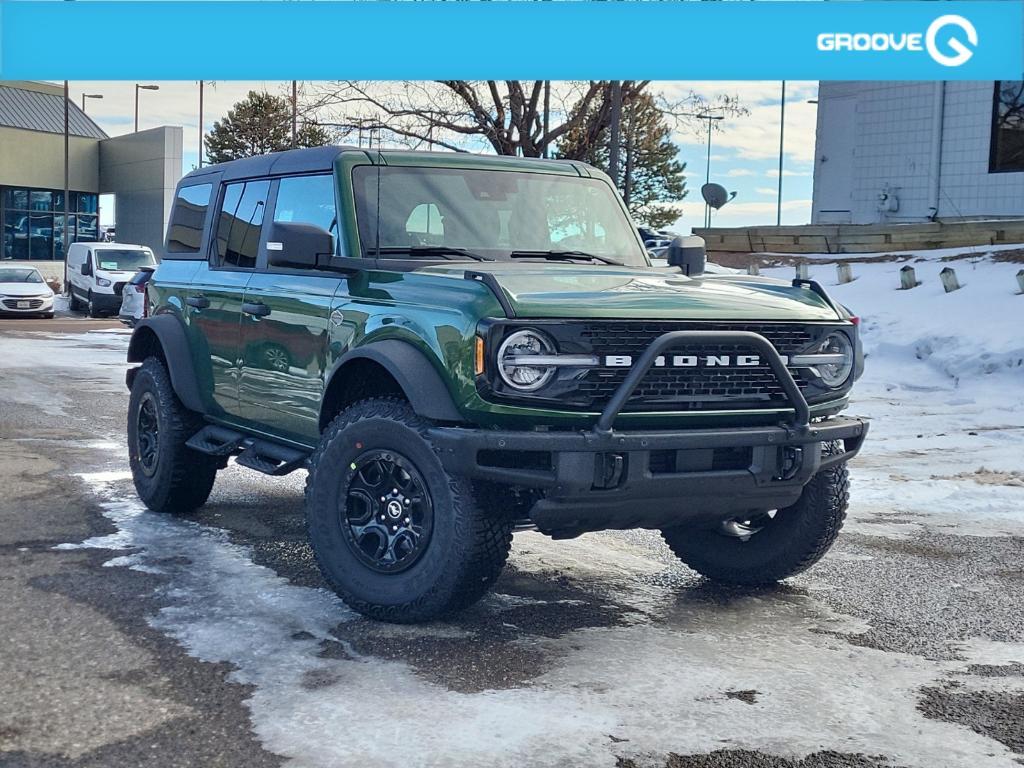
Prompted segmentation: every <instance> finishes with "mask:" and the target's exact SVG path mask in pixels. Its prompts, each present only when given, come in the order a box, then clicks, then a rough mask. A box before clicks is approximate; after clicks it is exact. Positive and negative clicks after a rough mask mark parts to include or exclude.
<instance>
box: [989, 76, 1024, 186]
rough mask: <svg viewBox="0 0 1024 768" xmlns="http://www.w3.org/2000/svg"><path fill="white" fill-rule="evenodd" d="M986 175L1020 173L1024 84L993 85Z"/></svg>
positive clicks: (1023, 166) (1002, 82)
mask: <svg viewBox="0 0 1024 768" xmlns="http://www.w3.org/2000/svg"><path fill="white" fill-rule="evenodd" d="M989 171H990V172H993V173H996V172H1001V171H1024V80H1000V81H997V82H996V93H995V105H994V106H993V109H992V149H991V154H990V157H989Z"/></svg>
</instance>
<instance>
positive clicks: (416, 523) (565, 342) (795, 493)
mask: <svg viewBox="0 0 1024 768" xmlns="http://www.w3.org/2000/svg"><path fill="white" fill-rule="evenodd" d="M167 232H168V235H167V243H166V248H165V252H166V256H165V257H164V259H163V261H162V262H161V264H160V266H159V267H158V268H157V270H156V272H155V273H154V274H153V278H152V280H151V281H150V283H149V285H148V293H149V297H150V302H151V304H150V306H151V310H152V311H151V316H150V317H147V318H144V319H143V320H141V321H139V323H138V325H137V326H136V328H135V330H134V331H133V333H132V338H131V341H130V343H129V348H128V362H129V363H130V364H131V366H130V368H129V370H128V372H127V375H126V383H127V385H128V388H129V390H130V393H131V394H130V398H129V403H128V424H127V430H128V434H127V445H128V451H129V463H130V466H131V471H132V477H133V480H134V483H135V488H136V491H137V492H138V494H139V496H140V498H141V499H142V500H143V502H144V503H145V504H146V505H147V506H148V507H149V508H150V509H153V510H156V511H160V512H173V513H187V512H191V511H192V510H194V509H196V508H197V507H199V506H201V505H202V504H204V503H205V502H206V500H207V498H208V496H209V494H210V491H211V489H212V487H213V484H214V480H215V478H216V475H217V472H218V471H219V470H220V469H222V468H224V467H225V466H227V462H228V459H229V457H231V456H234V460H235V463H236V464H237V465H238V466H242V467H247V468H249V469H252V470H255V471H258V472H263V473H265V474H269V475H283V474H286V473H288V472H291V471H293V470H296V469H306V470H308V477H307V481H306V496H305V503H306V523H307V531H308V533H309V538H310V543H311V545H312V550H313V553H314V555H315V557H316V561H317V563H318V564H319V566H320V568H321V570H322V572H323V574H324V577H325V579H326V581H327V583H328V584H330V585H331V586H332V587H333V588H334V589H335V590H336V591H337V593H338V594H339V595H340V596H341V597H342V599H344V600H345V601H346V602H347V603H348V604H349V605H350V606H351V607H352V608H354V609H355V610H357V611H360V612H362V613H364V614H366V615H368V616H371V617H374V618H377V619H381V620H385V621H395V622H413V621H425V620H430V619H435V618H438V617H443V616H448V615H450V614H452V613H453V612H455V611H458V610H460V609H462V608H465V607H466V606H468V605H470V604H471V603H473V602H474V601H475V600H477V599H478V598H480V597H481V596H482V595H483V594H484V593H485V592H486V591H487V589H488V588H489V587H490V586H491V585H492V584H493V583H494V582H495V580H496V579H497V578H498V575H499V573H500V572H501V569H502V567H503V566H504V564H505V560H506V558H507V557H508V554H509V549H510V547H511V543H512V532H513V531H514V530H517V529H522V528H527V527H535V528H536V529H537V530H539V531H540V532H541V533H543V534H545V535H548V536H551V537H552V538H555V539H562V538H572V537H574V536H579V535H580V534H582V533H586V532H588V531H600V530H604V529H609V528H651V529H655V530H660V531H661V533H662V536H663V537H664V539H665V541H666V543H667V544H668V546H669V547H670V548H671V550H672V551H673V552H674V553H675V555H676V556H677V557H678V558H679V559H680V560H682V561H683V562H684V563H686V564H687V565H689V566H690V567H692V568H694V569H695V570H697V571H699V572H700V573H701V574H703V575H704V576H706V577H708V578H709V579H712V580H715V581H718V582H720V583H724V584H733V585H747V586H751V585H764V584H769V583H773V582H775V581H777V580H780V579H784V578H787V577H789V576H792V575H793V574H796V573H799V572H801V571H803V570H804V569H806V568H808V567H810V566H811V565H813V564H814V563H815V562H817V560H818V559H819V558H821V557H822V555H824V553H825V552H826V551H827V550H828V549H829V547H830V546H831V545H832V543H833V542H834V541H835V539H836V536H837V535H838V533H839V529H840V527H841V526H842V523H843V519H844V517H845V511H846V504H847V498H848V481H847V471H846V463H847V461H848V460H849V459H851V458H852V457H853V456H855V455H856V454H857V452H858V451H859V450H860V447H861V444H862V442H863V440H864V437H865V435H866V433H867V428H868V427H867V424H866V423H865V422H864V421H862V420H860V419H856V418H850V417H846V416H843V415H841V413H842V411H843V410H844V409H845V408H846V406H847V404H848V402H849V397H850V391H851V389H852V387H853V385H854V382H855V381H856V379H857V377H858V376H859V375H860V373H861V371H862V369H863V359H864V356H863V352H862V349H861V345H860V343H859V335H858V325H859V321H858V319H857V318H856V317H854V316H852V315H851V314H850V313H849V312H848V311H846V310H845V309H844V308H842V307H841V306H839V305H837V304H836V303H835V302H834V301H833V300H832V299H831V298H830V297H829V296H828V294H827V293H826V292H825V290H824V289H823V288H822V287H821V286H820V285H818V284H817V283H815V282H813V281H810V280H794V281H782V280H772V279H768V278H761V277H751V276H749V275H737V274H731V273H727V274H711V273H710V272H708V271H707V270H706V269H705V261H706V255H705V252H704V244H703V241H702V240H701V239H700V238H696V237H692V238H683V239H682V240H680V241H679V242H673V244H672V245H671V246H669V249H668V252H667V261H668V263H669V265H670V266H671V267H672V269H655V268H653V267H652V266H651V263H650V261H649V258H648V256H647V252H646V251H645V250H644V247H643V242H642V240H641V239H640V236H639V234H638V232H637V230H636V229H635V228H634V227H633V225H632V222H631V221H630V218H629V214H628V211H627V209H626V207H625V205H624V204H623V202H622V200H621V199H620V197H619V196H618V194H617V192H616V190H615V186H614V184H613V183H612V181H611V179H609V178H608V176H607V175H605V174H604V173H602V172H601V171H599V170H597V169H596V168H592V167H589V166H584V165H583V164H581V163H578V162H576V161H555V160H539V159H528V158H511V157H484V156H478V155H470V154H461V153H454V152H453V153H445V154H436V153H417V152H407V151H392V150H381V151H380V152H376V151H375V152H373V153H367V152H366V151H364V150H359V149H357V148H354V147H353V148H345V147H318V148H314V149H300V150H291V151H288V152H283V153H277V154H271V155H266V156H262V157H252V158H247V159H245V160H237V161H234V162H229V163H224V164H220V165H213V166H209V167H206V168H202V169H201V170H197V171H193V172H192V173H190V174H189V175H188V176H186V177H185V178H183V179H182V180H181V181H180V182H179V185H178V189H177V191H176V193H175V201H174V204H173V207H172V210H171V218H170V221H169V224H168V228H167Z"/></svg>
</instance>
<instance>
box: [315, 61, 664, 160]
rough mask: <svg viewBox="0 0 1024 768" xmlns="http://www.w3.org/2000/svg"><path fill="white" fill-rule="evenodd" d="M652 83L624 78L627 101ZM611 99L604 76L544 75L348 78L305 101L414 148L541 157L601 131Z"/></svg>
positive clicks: (338, 120) (345, 123)
mask: <svg viewBox="0 0 1024 768" xmlns="http://www.w3.org/2000/svg"><path fill="white" fill-rule="evenodd" d="M545 86H548V87H547V88H546V87H545ZM647 86H648V82H647V81H644V80H626V81H622V93H623V103H628V101H629V100H630V99H631V98H633V97H634V96H635V95H636V94H639V93H641V92H642V91H643V90H644V89H645V88H646V87H647ZM546 90H550V98H549V99H545V91H546ZM610 97H611V85H610V83H609V82H608V81H600V80H599V81H589V82H561V83H557V84H554V85H553V86H552V85H551V84H550V83H546V82H545V81H543V80H532V81H522V80H503V81H498V80H486V81H471V80H442V81H400V82H393V83H367V82H361V81H351V80H347V81H341V82H335V83H331V84H330V85H329V86H326V87H322V88H321V89H320V90H319V91H318V92H317V93H316V95H315V96H314V97H313V98H311V99H307V100H306V103H307V105H308V106H310V107H312V108H315V109H317V110H319V111H320V113H321V114H323V113H326V114H329V115H331V118H330V120H331V121H332V122H333V123H334V124H336V125H337V126H338V127H339V129H341V130H342V131H344V130H346V128H347V129H350V130H356V129H358V128H362V129H363V130H364V131H365V130H374V129H376V130H379V131H383V132H384V133H386V134H389V135H391V136H392V137H395V138H396V139H397V140H400V141H402V142H403V143H405V144H407V145H408V146H413V147H422V146H424V145H428V146H435V147H441V148H444V149H449V150H453V151H456V152H464V151H472V150H479V149H482V148H485V147H488V146H489V147H490V149H492V150H493V151H494V152H496V153H497V154H500V155H521V156H524V157H542V156H543V154H544V152H545V150H546V149H550V148H551V147H553V146H554V144H555V143H556V142H558V141H559V140H560V139H561V138H562V137H563V136H564V135H565V134H567V133H569V132H570V131H571V132H573V133H575V134H578V135H581V136H595V137H596V136H598V135H599V134H600V133H601V132H602V131H603V130H605V129H606V128H607V127H608V125H609V120H610V111H611V110H610V107H611V99H610ZM546 103H547V104H548V108H547V110H545V104H546Z"/></svg>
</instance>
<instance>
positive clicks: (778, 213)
mask: <svg viewBox="0 0 1024 768" xmlns="http://www.w3.org/2000/svg"><path fill="white" fill-rule="evenodd" d="M785 141H786V81H785V80H783V81H782V108H781V111H780V114H779V201H778V206H777V207H776V209H775V226H776V227H779V226H782V149H783V147H784V146H785Z"/></svg>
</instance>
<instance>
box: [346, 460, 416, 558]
mask: <svg viewBox="0 0 1024 768" xmlns="http://www.w3.org/2000/svg"><path fill="white" fill-rule="evenodd" d="M343 498H344V502H343V507H342V509H341V510H340V515H339V516H340V522H341V526H342V532H343V533H344V536H345V540H346V541H347V542H348V544H349V546H350V547H351V549H352V552H353V553H354V554H355V556H356V557H357V558H358V559H359V560H360V561H361V562H362V563H363V564H364V565H366V566H367V567H368V568H370V569H371V570H373V571H375V572H377V573H398V572H400V571H404V570H405V569H407V568H409V567H410V566H411V565H412V564H413V563H415V562H416V561H417V560H418V559H419V557H420V555H422V554H423V551H424V550H425V549H426V547H427V545H428V543H429V542H430V534H431V531H432V529H433V521H434V507H433V503H432V502H431V499H430V494H429V492H428V491H427V488H426V483H425V482H424V480H423V476H422V475H421V474H420V472H419V470H417V469H416V467H415V465H414V464H413V463H412V462H411V461H410V460H409V459H407V458H406V457H405V456H402V455H401V454H399V453H396V452H395V451H385V450H372V451H366V452H365V453H362V454H360V455H359V456H357V457H356V459H355V460H354V461H352V463H351V464H350V465H349V472H348V475H347V480H346V484H345V492H344V497H343Z"/></svg>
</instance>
